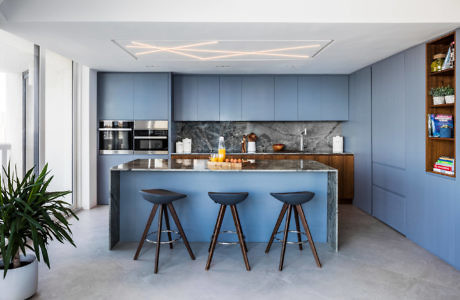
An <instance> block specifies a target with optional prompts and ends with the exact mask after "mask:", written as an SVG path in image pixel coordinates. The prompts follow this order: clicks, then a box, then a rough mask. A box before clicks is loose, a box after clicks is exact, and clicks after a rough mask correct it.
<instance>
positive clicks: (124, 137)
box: [99, 120, 134, 154]
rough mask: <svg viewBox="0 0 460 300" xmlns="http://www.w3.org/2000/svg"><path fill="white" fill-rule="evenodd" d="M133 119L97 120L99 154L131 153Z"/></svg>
mask: <svg viewBox="0 0 460 300" xmlns="http://www.w3.org/2000/svg"><path fill="white" fill-rule="evenodd" d="M133 126H134V122H133V121H119V120H101V121H99V153H100V154H133Z"/></svg>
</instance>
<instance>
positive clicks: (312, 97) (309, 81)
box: [298, 75, 348, 121]
mask: <svg viewBox="0 0 460 300" xmlns="http://www.w3.org/2000/svg"><path fill="white" fill-rule="evenodd" d="M298 85H299V86H298V105H299V113H298V117H299V120H302V121H346V120H348V76H347V75H315V76H301V77H299V83H298Z"/></svg>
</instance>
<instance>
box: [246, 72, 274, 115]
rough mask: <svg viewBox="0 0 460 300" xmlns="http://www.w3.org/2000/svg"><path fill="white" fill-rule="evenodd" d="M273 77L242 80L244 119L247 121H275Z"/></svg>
mask: <svg viewBox="0 0 460 300" xmlns="http://www.w3.org/2000/svg"><path fill="white" fill-rule="evenodd" d="M274 87H275V84H274V78H273V76H250V77H243V78H242V118H243V120H245V121H273V120H274V119H275V91H274Z"/></svg>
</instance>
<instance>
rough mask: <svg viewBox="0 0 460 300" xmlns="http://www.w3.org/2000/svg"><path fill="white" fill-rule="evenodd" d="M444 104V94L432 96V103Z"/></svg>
mask: <svg viewBox="0 0 460 300" xmlns="http://www.w3.org/2000/svg"><path fill="white" fill-rule="evenodd" d="M439 104H444V96H438V97H433V105H439Z"/></svg>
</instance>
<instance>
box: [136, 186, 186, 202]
mask: <svg viewBox="0 0 460 300" xmlns="http://www.w3.org/2000/svg"><path fill="white" fill-rule="evenodd" d="M140 193H141V195H142V197H144V199H145V200H147V201H149V202H151V203H153V204H168V203H171V202H173V201H174V200H178V199H182V198H185V197H187V195H184V194H180V193H176V192H172V191H168V190H163V189H150V190H142V191H140Z"/></svg>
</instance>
